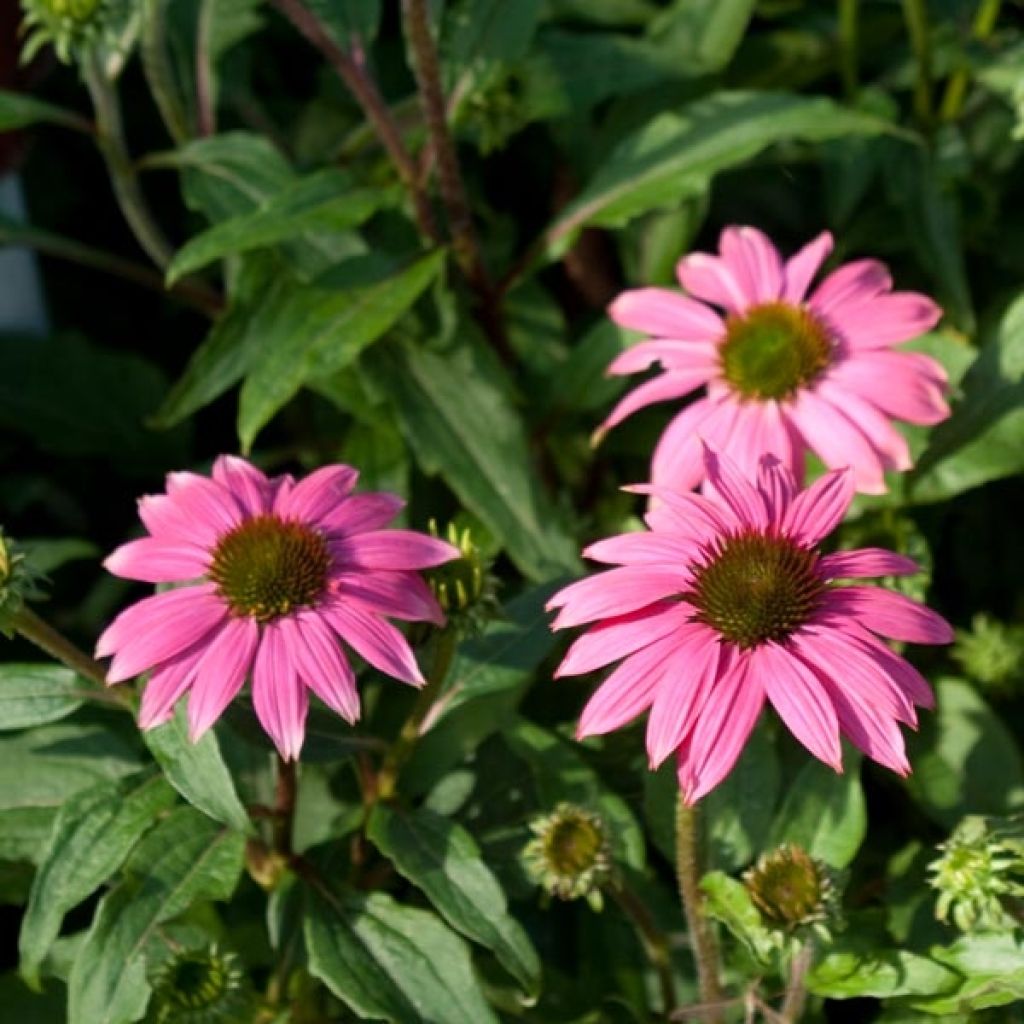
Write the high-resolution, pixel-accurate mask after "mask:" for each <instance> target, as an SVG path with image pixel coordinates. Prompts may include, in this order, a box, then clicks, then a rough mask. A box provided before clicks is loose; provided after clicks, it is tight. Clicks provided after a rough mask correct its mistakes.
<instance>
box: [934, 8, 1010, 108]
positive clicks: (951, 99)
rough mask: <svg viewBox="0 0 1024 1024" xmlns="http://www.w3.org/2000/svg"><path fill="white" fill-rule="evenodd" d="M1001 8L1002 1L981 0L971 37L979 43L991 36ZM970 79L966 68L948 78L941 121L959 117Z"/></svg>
mask: <svg viewBox="0 0 1024 1024" xmlns="http://www.w3.org/2000/svg"><path fill="white" fill-rule="evenodd" d="M1001 7H1002V0H981V3H980V4H979V5H978V13H977V14H976V15H975V16H974V24H973V25H972V26H971V36H972V37H973V38H974V39H977V40H979V41H981V40H983V39H988V37H989V36H990V35H992V33H993V32H994V31H995V27H996V22H997V21H998V20H999V11H1000V8H1001ZM970 77H971V73H970V69H969V68H966V67H962V68H958V69H957V70H956V71H955V72H954V73H953V74H952V75H951V76H950V79H949V82H948V83H947V84H946V92H945V94H944V95H943V97H942V103H941V105H940V107H939V116H940V117H941V118H942V120H943V121H955V120H956V119H957V118H958V117H959V116H960V111H961V110H962V109H963V105H964V97H965V96H966V95H967V84H968V82H969V81H970Z"/></svg>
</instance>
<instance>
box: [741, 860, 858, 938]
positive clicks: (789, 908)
mask: <svg viewBox="0 0 1024 1024" xmlns="http://www.w3.org/2000/svg"><path fill="white" fill-rule="evenodd" d="M836 883H837V879H836V878H835V876H834V874H833V872H832V870H831V869H830V868H829V867H828V865H827V864H825V863H823V862H822V861H820V860H818V859H817V858H816V857H812V856H811V855H810V854H809V853H808V852H807V851H806V850H804V849H803V848H802V847H800V846H797V845H796V844H795V843H785V844H784V845H782V846H779V847H777V848H776V849H774V850H769V851H768V852H766V853H762V854H761V856H760V857H758V859H757V861H756V863H755V864H754V865H753V866H752V867H750V868H748V869H747V871H746V872H744V874H743V884H744V886H745V887H746V889H747V892H748V893H749V894H750V899H751V901H752V902H753V903H754V906H756V907H757V909H758V910H759V911H760V912H761V917H762V919H763V920H764V923H765V926H766V927H768V928H770V929H772V930H774V931H776V932H780V933H784V934H786V935H793V934H795V933H796V932H798V931H800V930H802V929H809V930H810V931H812V932H813V933H814V934H815V935H816V936H817V937H818V938H819V939H821V940H822V941H826V942H827V941H829V940H830V939H831V930H830V928H831V926H834V925H835V924H836V923H838V920H839V889H838V885H837V884H836Z"/></svg>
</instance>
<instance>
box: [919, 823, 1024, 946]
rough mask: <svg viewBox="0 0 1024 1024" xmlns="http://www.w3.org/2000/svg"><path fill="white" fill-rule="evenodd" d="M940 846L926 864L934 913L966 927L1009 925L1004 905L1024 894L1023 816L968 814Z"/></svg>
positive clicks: (994, 928) (1000, 927)
mask: <svg viewBox="0 0 1024 1024" xmlns="http://www.w3.org/2000/svg"><path fill="white" fill-rule="evenodd" d="M938 849H939V850H940V851H941V856H940V857H938V858H937V859H936V860H934V861H932V862H931V864H929V865H928V872H929V874H930V876H931V877H930V878H929V879H928V882H929V884H930V885H931V886H932V887H933V888H934V889H937V890H938V893H939V895H938V899H937V900H936V905H935V916H936V917H937V918H938V919H939V920H940V921H948V920H950V918H952V921H953V923H954V924H955V925H956V926H957V928H959V929H960V930H961V931H964V932H974V931H1001V930H1005V929H1009V928H1012V927H1013V926H1014V923H1015V922H1014V919H1013V917H1011V916H1010V914H1008V913H1007V910H1006V906H1005V904H1006V902H1007V901H1009V900H1014V899H1021V898H1024V817H1013V818H984V817H982V816H981V815H978V814H972V815H969V816H968V817H966V818H964V819H963V821H961V822H960V824H958V825H957V827H956V828H955V829H954V830H953V832H952V834H951V835H950V837H949V839H947V840H946V841H945V842H944V843H940V844H939V846H938Z"/></svg>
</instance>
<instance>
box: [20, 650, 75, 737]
mask: <svg viewBox="0 0 1024 1024" xmlns="http://www.w3.org/2000/svg"><path fill="white" fill-rule="evenodd" d="M89 689H90V687H89V684H88V683H86V682H84V681H83V680H81V679H79V678H78V676H76V675H75V673H74V672H72V671H71V669H69V668H64V666H63V665H25V664H20V663H16V662H6V663H4V664H2V665H0V731H2V730H6V729H27V728H29V727H30V726H33V725H44V724H45V723H46V722H56V721H57V720H58V719H60V718H66V717H67V716H68V715H70V714H71V713H72V712H73V711H76V710H77V709H78V708H80V707H81V706H82V700H83V696H82V695H83V692H88V691H89Z"/></svg>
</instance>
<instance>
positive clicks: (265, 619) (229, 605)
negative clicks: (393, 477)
mask: <svg viewBox="0 0 1024 1024" xmlns="http://www.w3.org/2000/svg"><path fill="white" fill-rule="evenodd" d="M357 477H358V473H357V472H356V470H354V469H352V468H351V467H349V466H340V465H338V466H326V467H324V468H323V469H318V470H317V471H316V472H314V473H311V474H310V475H309V476H307V477H305V478H304V479H302V480H299V481H298V482H296V481H295V480H294V479H293V478H292V477H291V476H289V475H286V476H279V477H274V478H268V477H266V476H265V475H264V474H263V473H262V472H260V470H258V469H257V468H256V467H255V466H252V465H251V464H250V463H248V462H246V461H245V460H244V459H240V458H235V457H233V456H221V457H220V458H218V459H217V461H216V462H215V463H214V466H213V477H212V479H211V478H209V477H205V476H199V475H197V474H195V473H171V474H170V475H169V476H168V477H167V493H166V494H160V495H150V496H147V497H144V498H141V499H140V501H139V516H140V518H141V519H142V522H143V524H144V525H145V527H146V529H147V530H148V531H149V536H148V537H145V538H143V539H142V540H134V541H130V542H129V543H127V544H124V545H122V546H121V547H119V548H117V550H116V551H114V552H113V554H111V555H110V557H109V558H108V559H107V560H106V562H105V563H104V564H105V565H106V567H107V569H108V570H109V571H110V572H112V573H114V575H116V576H123V577H125V578H127V579H132V580H141V581H143V582H146V583H187V585H185V586H180V587H176V588H175V589H172V590H167V591H165V592H163V593H159V594H155V595H153V596H152V597H147V598H144V599H143V600H141V601H139V602H138V603H137V604H134V605H132V606H131V607H130V608H127V609H126V610H125V611H123V612H121V614H120V615H118V617H117V618H116V619H115V620H114V621H113V623H112V624H111V625H110V626H109V627H108V628H107V629H106V631H105V632H104V633H103V635H102V636H101V637H100V639H99V642H98V644H97V646H96V656H97V657H105V656H107V655H113V656H114V659H113V661H112V662H111V665H110V671H109V673H108V675H107V680H108V682H111V683H116V682H121V681H123V680H125V679H130V678H132V677H134V676H137V675H139V674H140V673H141V672H145V671H151V672H152V675H151V676H150V679H149V682H148V684H147V685H146V689H145V692H144V693H143V695H142V706H141V709H140V712H139V724H140V726H141V727H142V728H144V729H148V728H152V727H153V726H155V725H159V724H161V723H162V722H165V721H167V719H168V718H169V717H170V716H171V714H172V711H173V708H174V705H175V704H176V703H177V701H178V700H179V698H181V697H182V696H184V695H185V693H186V692H187V693H188V695H189V696H188V718H189V728H190V734H191V737H192V739H193V740H195V739H198V738H199V737H200V736H201V735H202V734H203V733H204V732H205V731H206V730H207V729H209V728H210V726H211V725H213V723H214V722H215V721H216V720H217V719H218V718H219V717H220V715H221V713H222V712H223V711H224V709H225V708H226V707H227V706H228V704H229V703H230V702H231V700H232V699H233V698H234V697H235V696H236V695H237V694H238V692H239V691H240V690H241V688H242V686H243V684H244V683H245V681H246V679H247V678H249V676H250V674H251V678H252V700H253V706H254V708H255V710H256V715H257V717H258V718H259V720H260V723H261V724H262V725H263V728H264V729H265V730H266V731H267V733H268V734H269V736H270V737H271V739H273V741H274V743H275V744H276V746H277V749H278V750H279V751H280V753H281V756H282V757H284V758H286V759H290V758H296V757H298V755H299V750H300V749H301V747H302V741H303V736H304V732H305V720H306V712H307V710H308V706H309V695H308V693H307V687H308V688H309V689H310V690H312V691H313V692H314V693H315V694H316V695H317V696H318V697H319V698H320V699H321V700H322V701H323V702H324V703H325V704H326V705H327V706H328V707H330V708H331V709H332V710H334V711H336V712H337V713H338V714H339V715H341V716H342V717H343V718H344V719H346V720H347V721H349V722H354V721H355V720H356V719H357V718H358V717H359V695H358V693H357V692H356V684H355V675H354V673H353V671H352V667H351V666H350V664H349V662H348V659H347V658H346V656H345V653H344V652H343V650H342V647H341V644H340V643H339V639H340V640H343V641H344V642H345V643H346V644H347V645H348V646H349V647H351V648H352V649H353V650H354V651H356V652H357V653H358V654H359V655H361V656H362V657H363V658H364V659H365V660H366V661H367V662H368V663H369V664H371V665H373V666H374V668H377V669H379V670H380V671H381V672H384V673H386V674H387V675H390V676H394V677H395V678H397V679H400V680H401V681H402V682H405V683H410V684H412V685H413V686H420V685H422V684H423V676H422V675H421V674H420V670H419V668H418V667H417V665H416V659H415V657H414V655H413V652H412V650H411V648H410V647H409V644H408V642H407V641H406V639H405V637H403V636H402V634H401V633H400V632H399V631H398V630H397V629H396V628H395V627H394V626H393V625H392V624H391V623H389V622H388V621H387V619H386V618H385V617H386V616H390V617H392V618H396V619H403V620H408V621H417V620H424V621H427V622H433V623H436V624H441V623H443V621H444V616H443V614H442V612H441V609H440V607H439V606H438V603H437V601H436V599H435V598H434V596H433V594H431V592H430V588H429V587H428V586H427V585H426V583H425V582H424V581H423V579H422V577H421V576H420V575H419V573H418V572H417V570H419V569H425V568H428V567H430V566H435V565H440V564H442V563H443V562H446V561H448V560H449V559H451V558H456V557H458V554H459V552H458V550H457V549H456V548H454V547H452V545H450V544H447V543H445V542H444V541H442V540H438V539H437V538H435V537H428V536H426V535H425V534H421V533H416V532H414V531H411V530H385V529H383V527H385V526H387V525H388V523H390V522H391V520H392V519H393V518H394V517H395V515H396V514H397V513H398V511H399V510H400V509H401V507H402V505H403V502H402V500H401V499H400V498H398V497H397V496H396V495H393V494H384V493H381V494H369V493H368V494H353V493H352V489H353V488H354V487H355V483H356V479H357Z"/></svg>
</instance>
